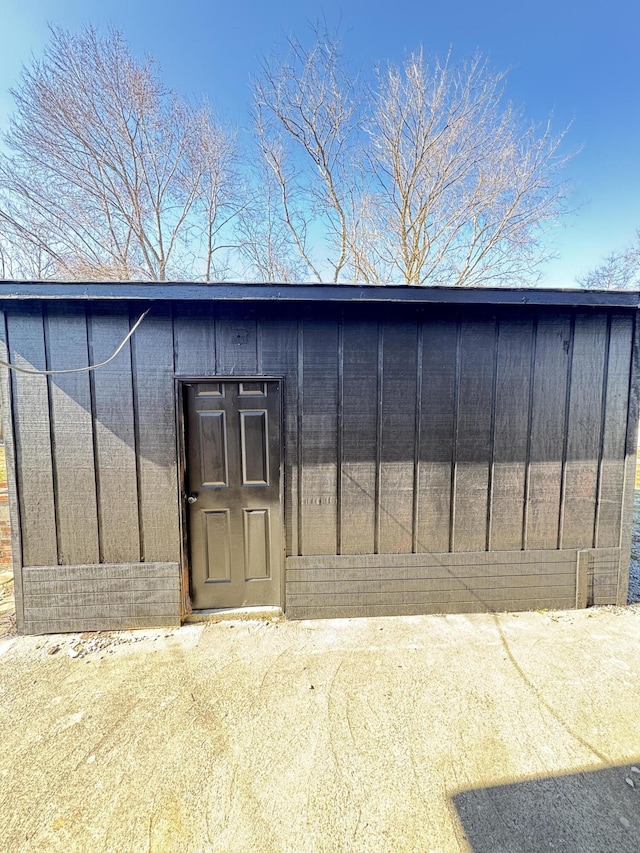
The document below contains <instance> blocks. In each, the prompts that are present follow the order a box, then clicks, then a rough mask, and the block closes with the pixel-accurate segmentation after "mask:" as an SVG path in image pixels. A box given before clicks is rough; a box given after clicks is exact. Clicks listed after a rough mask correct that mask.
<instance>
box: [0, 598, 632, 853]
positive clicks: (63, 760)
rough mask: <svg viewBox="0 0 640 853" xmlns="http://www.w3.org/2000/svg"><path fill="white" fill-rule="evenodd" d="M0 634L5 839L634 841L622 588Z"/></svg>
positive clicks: (100, 843)
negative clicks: (567, 607) (547, 605)
mask: <svg viewBox="0 0 640 853" xmlns="http://www.w3.org/2000/svg"><path fill="white" fill-rule="evenodd" d="M0 643H3V644H4V645H2V648H0V720H1V721H2V749H1V750H0V848H1V849H4V850H7V851H12V853H24V852H26V851H29V853H33V851H36V852H37V853H39V851H47V853H54V852H55V851H64V852H65V853H73V851H83V853H84V851H114V853H116V851H117V853H122V851H136V853H137V851H160V853H169V851H180V853H191V851H194V852H195V851H207V852H208V851H225V852H226V851H255V850H260V851H261V853H269V851H291V853H303V851H314V853H315V851H331V853H336V851H376V853H383V852H384V851H393V853H399V851H433V853H435V852H436V851H438V853H449V851H456V852H457V851H465V853H469V851H472V853H485V851H487V853H489V851H491V852H492V853H496V851H514V853H516V851H517V853H521V851H539V850H565V851H581V853H592V851H593V853H596V851H598V853H603V851H605V850H606V851H608V850H615V851H618V853H620V851H637V850H638V849H640V726H639V725H638V719H639V709H640V607H638V606H634V607H631V608H624V609H623V608H617V609H616V608H603V609H598V608H596V609H591V610H586V611H576V612H567V613H559V612H558V613H520V614H517V615H516V614H502V615H498V616H492V615H477V616H475V615H474V616H446V617H445V616H442V617H437V616H436V617H400V618H386V619H382V618H381V619H361V620H330V621H326V622H267V621H260V622H233V621H231V622H220V623H217V624H207V625H202V624H198V625H185V626H183V627H182V628H180V629H177V630H175V631H173V630H172V631H166V630H165V631H146V632H123V633H119V634H113V635H86V636H84V637H78V636H70V635H65V636H61V635H58V636H50V637H9V638H6V639H5V640H3V641H0ZM609 842H610V843H609ZM603 845H605V846H603Z"/></svg>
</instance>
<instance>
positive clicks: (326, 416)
mask: <svg viewBox="0 0 640 853" xmlns="http://www.w3.org/2000/svg"><path fill="white" fill-rule="evenodd" d="M302 341H303V376H304V387H303V398H302V422H301V423H300V425H299V435H300V439H299V440H300V442H301V450H302V454H301V455H302V477H301V486H302V493H301V495H300V512H301V522H302V524H301V533H302V536H301V542H300V550H301V553H302V554H335V553H336V548H337V509H338V507H337V504H338V497H337V494H338V464H337V463H338V429H337V422H338V417H337V410H338V322H337V321H336V320H330V319H326V320H317V321H315V320H305V321H304V323H303V329H302Z"/></svg>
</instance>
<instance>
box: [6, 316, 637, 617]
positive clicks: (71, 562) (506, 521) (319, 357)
mask: <svg viewBox="0 0 640 853" xmlns="http://www.w3.org/2000/svg"><path fill="white" fill-rule="evenodd" d="M137 317H138V309H137V308H136V306H135V304H133V305H132V306H131V307H130V308H129V307H128V306H126V305H123V304H122V303H120V304H119V305H113V304H106V303H103V304H97V305H96V304H90V303H88V304H82V305H72V304H70V303H65V302H58V303H49V302H37V303H36V302H30V303H21V304H13V305H11V306H10V307H6V308H5V317H4V322H3V324H2V327H1V329H0V332H1V334H2V349H3V352H4V353H5V355H8V357H9V358H10V360H11V361H12V362H13V363H15V364H17V365H22V366H26V367H29V366H31V367H36V368H49V369H62V368H68V367H79V366H85V365H87V364H89V363H95V362H98V361H101V360H103V359H104V358H106V357H108V356H109V355H111V353H112V352H113V350H114V349H115V347H116V346H117V345H118V344H119V343H120V341H121V340H122V338H123V337H124V336H125V335H126V333H127V331H128V330H129V328H130V327H131V325H132V324H133V323H134V322H135V320H136V319H137ZM634 335H635V313H634V312H630V311H624V310H616V309H608V310H605V309H584V310H575V309H568V308H565V309H553V308H543V307H539V308H530V307H522V308H517V307H512V308H492V309H491V310H490V309H488V308H487V307H485V306H458V307H448V308H445V307H441V306H440V307H438V306H436V307H424V306H423V307H419V308H416V307H412V306H409V307H401V306H400V307H398V306H392V305H389V306H387V305H381V306H379V307H375V306H357V305H354V306H349V305H343V306H332V305H309V306H305V305H300V306H297V307H295V306H290V305H289V306H286V305H256V304H243V303H238V304H233V303H231V304H229V303H227V304H216V303H214V302H209V303H196V304H191V305H186V304H183V303H180V302H177V301H176V302H173V303H171V304H170V303H159V304H156V305H154V307H153V308H152V310H151V312H150V314H149V315H148V317H147V318H146V319H145V320H144V322H143V323H142V325H141V326H140V328H139V329H138V330H137V331H136V332H135V334H134V335H133V337H132V339H131V341H130V342H129V343H127V344H126V346H125V347H124V348H123V350H122V351H121V353H120V354H119V355H118V356H117V357H116V358H115V359H114V360H113V361H112V362H111V363H110V364H109V365H107V366H106V367H104V368H100V369H99V370H96V371H91V372H87V373H78V374H68V375H58V376H51V377H49V378H46V377H43V376H25V375H22V374H18V373H14V372H12V373H11V376H10V377H8V378H7V376H6V371H5V376H4V380H3V393H4V396H5V403H6V404H7V405H5V409H6V411H7V413H8V417H9V419H10V421H11V426H12V435H11V437H10V438H9V439H8V442H7V444H8V453H9V455H10V457H11V458H12V459H13V466H14V469H15V487H14V504H15V506H14V510H13V512H14V522H15V521H16V520H17V518H19V520H20V524H19V531H17V532H16V539H15V541H14V545H15V547H16V548H17V551H16V555H17V560H16V562H17V569H16V574H17V577H18V579H19V583H17V584H16V586H17V588H18V587H19V590H17V600H20V602H21V604H20V607H24V612H23V613H22V615H21V616H20V617H19V618H20V619H21V620H22V622H21V626H22V628H21V629H22V630H24V631H26V632H40V631H52V630H72V629H74V630H77V629H79V628H81V627H83V628H87V629H88V628H89V627H90V626H93V627H94V628H95V627H112V628H113V627H125V626H128V625H141V624H175V623H176V622H177V621H179V619H180V616H181V613H180V595H181V590H180V583H181V581H180V576H181V574H180V572H181V570H180V565H181V560H182V557H181V542H180V494H179V475H178V463H177V458H178V457H177V449H176V448H177V436H176V423H177V418H176V394H175V377H178V378H179V377H185V378H186V377H191V378H195V377H213V376H220V377H233V376H247V377H250V376H259V375H262V376H272V377H283V380H284V381H283V386H282V387H283V442H284V459H283V470H284V487H285V493H284V500H285V507H284V508H285V532H286V537H285V540H286V558H287V559H286V610H287V613H288V614H289V615H292V616H297V617H312V616H322V615H358V614H374V613H400V612H404V613H410V612H444V611H451V610H460V611H462V610H467V611H469V610H478V609H485V610H486V609H505V608H515V607H523V608H525V607H530V606H533V607H543V606H550V607H551V606H575V604H576V603H615V602H618V603H621V599H622V597H623V595H624V594H625V593H626V589H625V572H628V547H627V546H628V541H629V537H630V505H631V504H630V500H631V499H630V492H631V490H632V488H633V470H634V464H635V447H633V446H632V445H633V443H634V442H635V437H636V428H637V423H636V421H637V400H636V399H635V396H634V397H633V399H630V396H629V395H630V388H633V389H634V395H635V393H636V391H635V385H637V382H635V380H634V382H631V370H632V361H633V359H632V354H633V353H634V346H633V341H634ZM3 357H4V356H3ZM7 432H9V430H7ZM14 526H15V524H14ZM125 566H126V567H127V569H126V571H124V570H123V568H122V567H125ZM87 567H92V569H91V571H89V570H88V569H87ZM577 578H578V580H576V579H577ZM70 626H71V627H70Z"/></svg>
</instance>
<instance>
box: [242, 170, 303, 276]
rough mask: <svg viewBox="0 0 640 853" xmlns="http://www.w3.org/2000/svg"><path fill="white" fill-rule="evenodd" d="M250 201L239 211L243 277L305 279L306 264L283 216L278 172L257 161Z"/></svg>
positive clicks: (248, 194) (249, 194)
mask: <svg viewBox="0 0 640 853" xmlns="http://www.w3.org/2000/svg"><path fill="white" fill-rule="evenodd" d="M252 186H253V189H251V190H248V191H247V197H248V198H249V199H250V201H249V203H248V204H247V205H246V206H245V207H243V209H242V210H241V211H240V212H239V214H238V218H237V222H236V229H237V232H236V233H237V240H238V250H239V253H240V256H241V258H242V259H243V261H244V264H245V268H244V271H243V277H244V279H246V280H248V281H270V282H283V283H292V282H295V281H303V280H304V279H305V278H306V275H307V269H308V267H307V265H306V264H305V262H304V260H303V258H302V257H301V255H300V254H299V253H298V251H297V248H296V245H295V242H294V240H293V239H292V234H291V232H290V229H289V227H288V226H287V223H286V220H285V219H283V217H282V210H281V207H280V185H279V182H278V178H277V174H276V173H275V172H274V171H273V170H272V169H271V168H270V166H269V165H268V163H267V162H266V161H264V160H262V161H261V160H260V159H259V160H258V163H257V166H256V174H255V176H254V180H253V182H252Z"/></svg>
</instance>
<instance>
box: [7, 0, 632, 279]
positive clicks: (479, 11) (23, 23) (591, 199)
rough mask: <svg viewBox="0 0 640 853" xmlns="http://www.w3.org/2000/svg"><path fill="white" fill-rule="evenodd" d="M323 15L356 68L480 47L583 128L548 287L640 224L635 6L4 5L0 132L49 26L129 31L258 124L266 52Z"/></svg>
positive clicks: (522, 97)
mask: <svg viewBox="0 0 640 853" xmlns="http://www.w3.org/2000/svg"><path fill="white" fill-rule="evenodd" d="M319 16H323V17H324V19H325V20H326V22H327V24H328V25H329V26H330V27H334V26H337V25H340V27H341V30H342V32H343V36H344V38H343V42H344V47H345V50H346V52H347V53H349V54H350V56H351V57H352V58H353V60H354V62H355V64H356V65H360V66H362V67H369V66H371V64H372V63H375V62H384V61H385V60H392V61H395V62H400V61H402V58H403V57H404V56H405V55H406V53H408V52H409V51H411V50H412V49H415V48H416V47H418V46H419V45H420V44H422V45H423V47H424V49H425V52H428V53H437V54H443V53H446V52H447V50H448V49H449V47H452V48H453V52H454V57H457V58H462V57H464V56H468V55H469V54H472V53H475V52H476V51H478V50H479V51H481V52H482V53H483V54H484V55H486V56H488V57H489V59H490V62H491V64H492V66H493V67H494V68H495V69H505V68H511V69H512V70H511V73H510V76H509V83H508V90H507V91H508V96H509V98H510V99H511V100H512V101H514V102H515V103H516V104H518V105H520V106H521V107H522V109H523V111H524V113H525V115H526V117H527V118H530V119H532V120H535V121H537V122H544V121H545V120H546V118H547V117H548V116H549V114H553V124H554V127H555V128H556V129H558V130H560V129H561V128H562V127H564V126H565V125H566V124H568V123H569V122H573V124H572V128H571V131H570V134H569V137H568V148H570V149H581V151H580V153H579V154H577V155H576V157H575V158H574V159H573V160H572V162H571V163H570V165H569V167H568V170H567V176H568V177H569V178H571V179H572V181H573V183H574V187H575V189H574V194H573V197H572V202H573V205H574V206H575V207H577V208H578V211H577V213H576V214H574V215H572V216H570V217H569V218H568V219H567V220H566V222H565V224H564V225H563V226H562V227H558V228H555V229H554V231H553V238H554V241H555V244H556V247H557V250H558V252H559V254H560V257H559V259H558V260H557V261H553V262H551V263H550V264H549V266H548V267H547V269H546V275H545V280H544V284H545V285H547V286H559V287H562V286H568V285H571V284H572V283H573V280H574V278H575V276H576V275H577V274H580V273H583V272H586V270H587V269H589V268H590V267H592V266H594V265H595V264H597V263H598V261H599V260H600V259H601V258H602V256H604V255H605V254H608V253H609V252H610V251H613V250H617V249H622V248H624V246H625V245H628V244H630V243H631V242H632V241H633V239H634V234H635V231H636V229H637V228H640V3H638V2H637V0H581V2H576V0H537V2H529V3H524V2H521V0H520V2H519V0H445V2H442V0H439V2H432V0H422V2H415V0H414V2H410V0H393V2H388V3H384V4H383V3H380V4H375V3H372V2H371V0H369V2H364V0H354V1H353V2H342V3H340V2H335V0H327V2H325V3H324V4H322V5H320V4H318V3H311V2H306V0H298V1H297V2H295V0H268V2H267V0H263V2H255V0H254V2H247V1H246V0H236V2H234V3H228V2H225V3H222V2H217V0H209V2H206V0H179V2H167V0H153V2H152V0H107V2H105V0H101V2H98V0H65V2H54V0H49V2H47V0H0V130H4V128H5V126H6V118H7V114H8V113H9V111H10V110H11V98H10V96H9V94H8V92H7V89H8V88H9V87H10V86H12V85H14V84H15V83H16V81H17V79H18V76H19V73H20V68H21V66H22V64H23V63H27V62H28V61H29V59H30V57H31V56H38V55H39V54H40V53H41V51H42V49H43V47H44V45H45V44H46V42H47V40H48V30H47V22H52V23H56V24H59V25H61V26H64V27H67V28H69V29H77V28H79V27H81V26H82V25H83V24H85V23H88V22H92V23H94V24H96V25H97V26H99V27H106V26H107V25H108V24H112V25H114V26H116V27H118V28H119V29H121V30H122V32H123V33H124V35H125V36H126V38H127V40H128V41H129V44H130V47H131V50H132V52H133V53H134V54H135V55H137V56H139V57H143V56H145V55H148V54H151V55H152V56H153V57H154V58H155V59H156V60H157V61H158V63H159V65H160V67H161V69H162V72H163V76H164V80H165V82H166V84H167V85H168V86H170V87H171V88H174V89H176V90H177V91H178V92H179V93H180V94H182V95H184V96H187V97H190V98H193V99H195V100H198V99H199V98H200V97H201V96H202V95H203V94H206V95H207V97H208V98H209V100H210V102H211V103H212V105H213V106H214V108H215V110H216V111H217V113H218V114H219V115H220V116H221V117H222V118H224V119H225V120H226V121H227V122H229V123H230V124H232V125H234V126H237V127H240V128H241V127H242V126H243V125H245V126H246V125H247V124H248V114H249V105H250V91H249V80H250V76H251V75H252V74H254V73H255V72H256V71H257V68H258V63H259V58H260V56H262V55H265V54H268V53H269V52H270V51H271V49H272V48H273V47H274V46H276V45H278V44H280V45H281V44H282V42H283V41H284V39H285V38H286V36H287V35H290V34H294V35H296V36H298V37H299V38H301V39H304V38H305V37H306V35H307V33H308V31H309V30H308V26H309V22H313V21H315V20H317V19H318V17H319Z"/></svg>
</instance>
